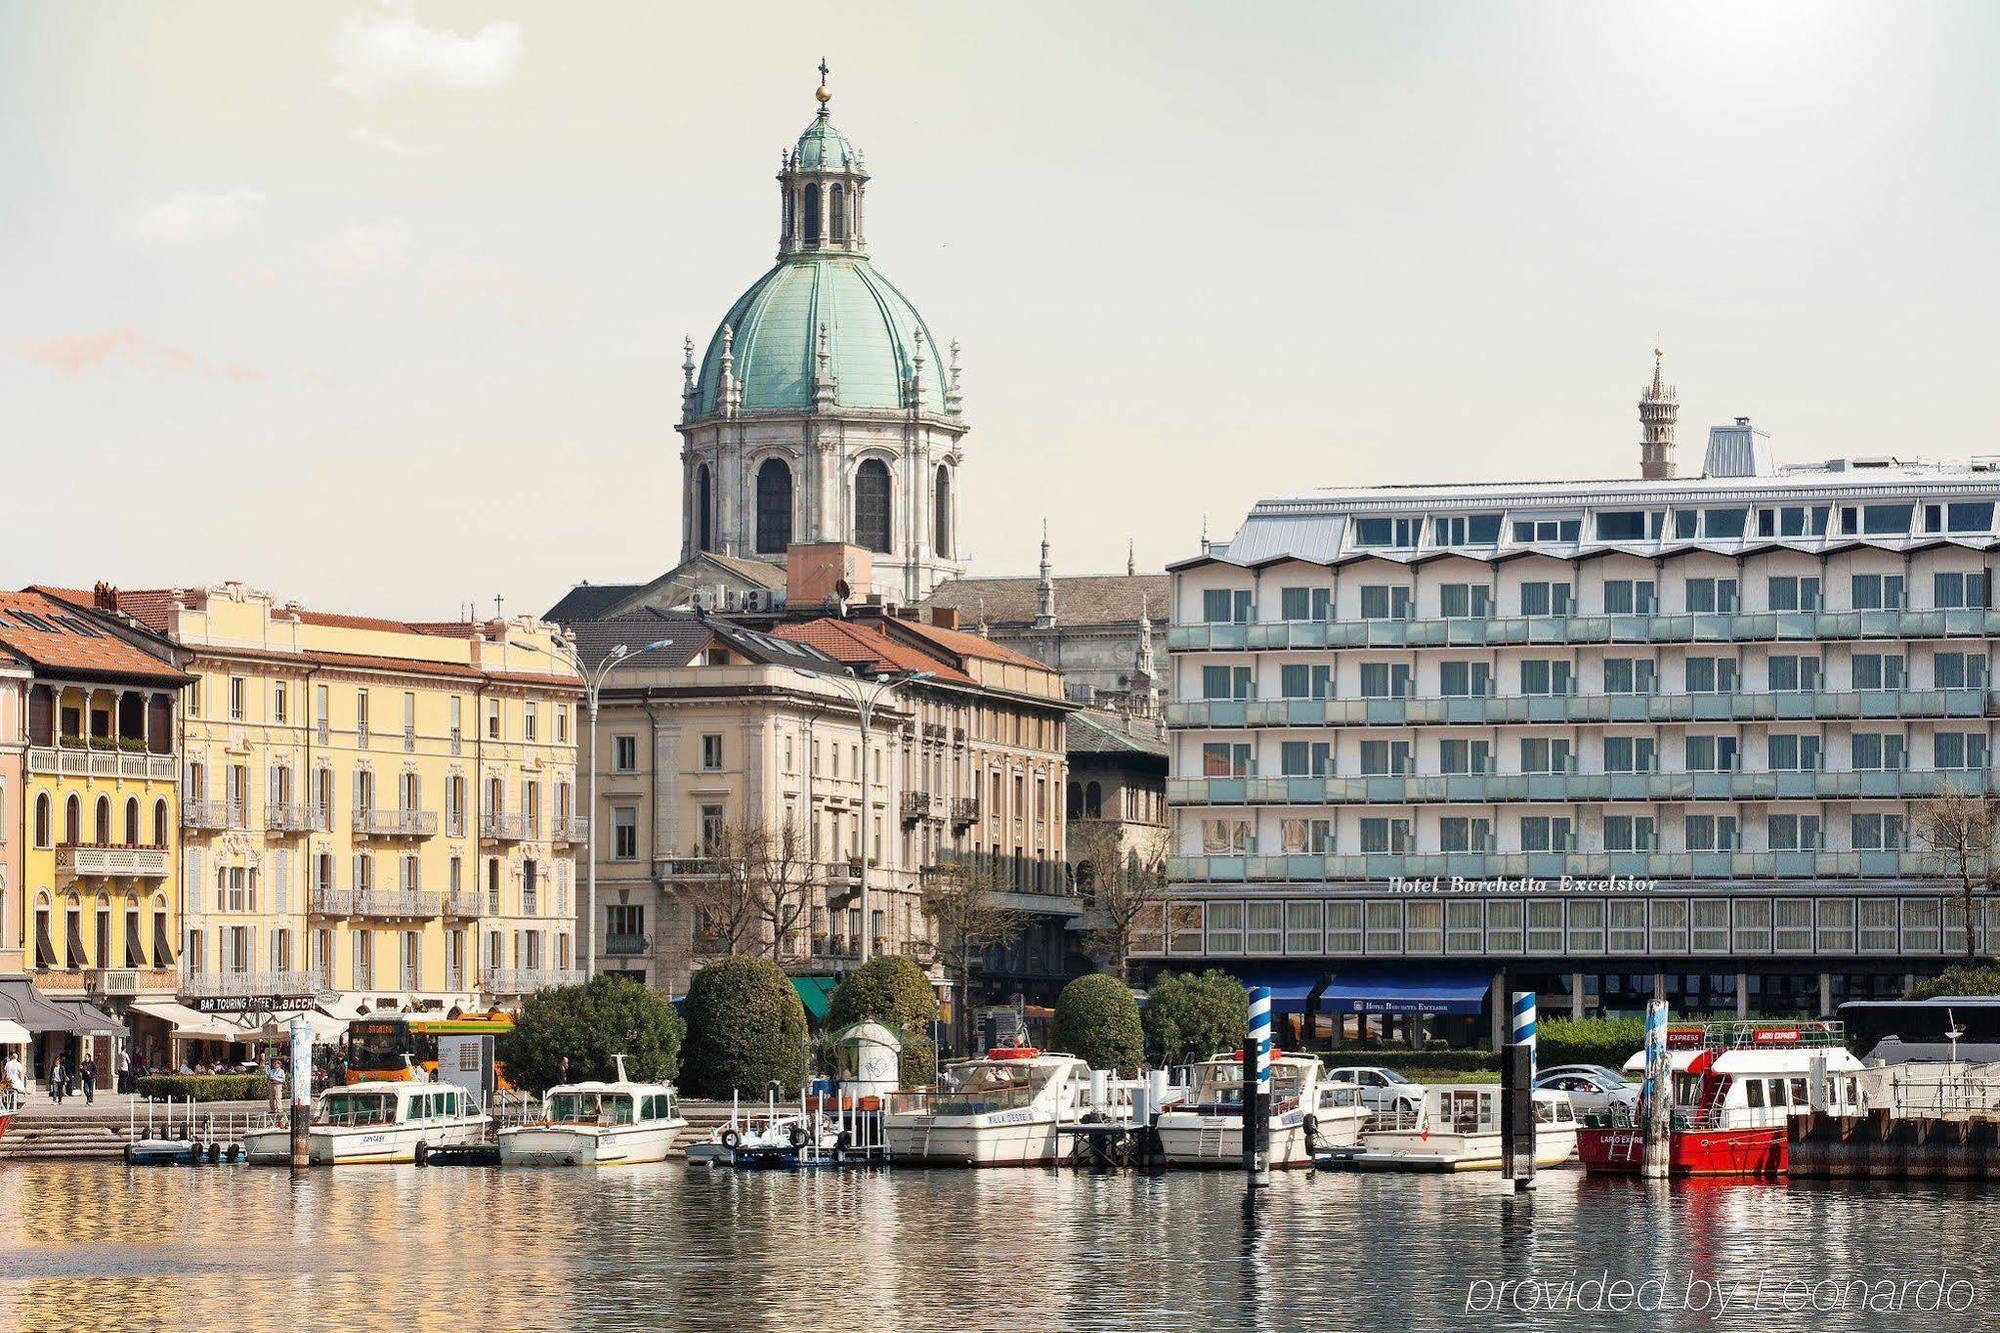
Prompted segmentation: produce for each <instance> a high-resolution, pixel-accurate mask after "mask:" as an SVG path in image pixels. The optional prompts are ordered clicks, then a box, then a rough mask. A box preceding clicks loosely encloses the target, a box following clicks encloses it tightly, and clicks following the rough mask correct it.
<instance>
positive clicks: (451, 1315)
mask: <svg viewBox="0 0 2000 1333" xmlns="http://www.w3.org/2000/svg"><path fill="white" fill-rule="evenodd" d="M1243 1199H1244V1189H1243V1184H1242V1180H1241V1178H1240V1177H1239V1176H1237V1175H1236V1174H1234V1173H1214V1174H1196V1173H1176V1174H1173V1175H1168V1176H1158V1177H1145V1176H1135V1175H1102V1176H1096V1175H1089V1174H1084V1173H1079V1172H1072V1171H1061V1172H1058V1171H1050V1170H1016V1171H983V1172H974V1171H963V1170H930V1171H925V1170H916V1169H907V1168H906V1169H903V1170H899V1171H877V1172H865V1173H846V1174H842V1173H835V1172H822V1173H818V1174H807V1175H794V1174H786V1173H747V1174H741V1175H739V1174H736V1173H733V1172H729V1171H713V1172H711V1171H707V1170H703V1169H700V1168H695V1169H689V1168H686V1167H683V1166H682V1165H680V1164H678V1163H669V1164H666V1165H661V1166H651V1167H633V1168H626V1169H614V1170H605V1171H599V1172H596V1173H591V1172H585V1171H562V1170H555V1171H524V1170H515V1171H499V1170H494V1169H490V1168H451V1167H447V1168H438V1169H434V1170H421V1171H420V1170H418V1169H416V1168H415V1167H407V1166H406V1167H353V1168H343V1169H341V1170H340V1171H339V1172H337V1173H334V1172H328V1171H316V1172H314V1173H312V1174H311V1175H309V1176H306V1177H303V1178H301V1179H300V1180H298V1181H294V1180H293V1179H292V1177H291V1175H290V1174H289V1173H288V1172H286V1171H282V1170H266V1169H262V1168H249V1167H205V1168H202V1169H199V1170H196V1169H190V1168H186V1167H182V1168H151V1169H145V1170H136V1171H135V1170H128V1169H127V1168H125V1167H123V1166H120V1165H115V1164H109V1163H103V1164H100V1163H60V1162H30V1163H19V1164H15V1165H11V1166H6V1167H0V1327H22V1328H30V1329H42V1328H119V1329H127V1328H129V1329H181V1328H200V1329H204V1330H209V1331H210V1333H225V1331H226V1333H240V1331H241V1330H252V1329H267V1328H280V1327H283V1328H287V1329H300V1328H315V1329H317V1328H325V1327H331V1326H338V1327H345V1328H356V1329H359V1328H392V1327H396V1328H446V1327H452V1328H466V1329H480V1330H490V1329H515V1328H566V1327H575V1326H579V1325H592V1326H599V1327H619V1328H658V1327H699V1328H722V1327H761V1328H775V1327H808V1326H810V1327H813V1328H817V1329H824V1330H832V1333H845V1330H846V1329H849V1328H853V1327H858V1326H866V1327H870V1328H875V1329H886V1330H900V1329H966V1328H1064V1329H1100V1328H1102V1329H1110V1328H1119V1329H1131V1328H1164V1327H1170V1326H1171V1327H1175V1328H1178V1329H1185V1330H1208V1329H1220V1328H1273V1329H1291V1328H1315V1329H1345V1328H1368V1329H1382V1328H1398V1329H1400V1328H1412V1327H1414V1328H1438V1327H1446V1326H1455V1325H1459V1324H1462V1323H1464V1322H1465V1321H1466V1320H1467V1318H1468V1315H1467V1311H1466V1306H1467V1302H1468V1284H1471V1283H1493V1284H1497V1283H1498V1282H1500V1281H1501V1280H1504V1279H1507V1278H1520V1277H1530V1278H1533V1279H1535V1280H1537V1281H1540V1282H1551V1281H1553V1282H1561V1281H1563V1280H1565V1279H1572V1278H1579V1277H1581V1278H1590V1277H1596V1276H1598V1275H1599V1274H1600V1273H1603V1272H1606V1271H1607V1270H1608V1273H1609V1276H1610V1278H1611V1279H1612V1280H1613V1281H1616V1280H1618V1279H1621V1278H1622V1279H1625V1280H1627V1281H1630V1282H1632V1283H1634V1284H1637V1283H1640V1282H1643V1281H1644V1280H1646V1279H1647V1278H1650V1277H1655V1276H1658V1277H1661V1278H1663V1279H1664V1285H1663V1287H1662V1288H1661V1289H1660V1290H1661V1291H1662V1292H1664V1293H1667V1294H1670V1296H1671V1300H1672V1302H1675V1303H1681V1302H1685V1301H1686V1299H1687V1284H1688V1281H1689V1280H1690V1279H1691V1278H1692V1279H1694V1280H1696V1281H1697V1282H1708V1281H1712V1280H1716V1279H1721V1280H1724V1281H1745V1282H1746V1285H1745V1286H1744V1287H1742V1288H1739V1289H1738V1298H1739V1299H1741V1300H1743V1301H1745V1302H1748V1301H1749V1300H1750V1299H1751V1297H1752V1294H1753V1293H1752V1288H1751V1285H1749V1284H1754V1283H1755V1282H1756V1280H1757V1278H1758V1277H1759V1276H1760V1275H1762V1276H1764V1277H1765V1278H1766V1279H1767V1286H1766V1293H1767V1294H1766V1296H1765V1297H1764V1307H1763V1309H1762V1310H1761V1311H1758V1312H1754V1313H1753V1312H1751V1311H1749V1310H1747V1309H1745V1310H1742V1311H1741V1312H1740V1313H1736V1314H1732V1315H1729V1316H1726V1317H1725V1318H1724V1319H1722V1320H1721V1321H1719V1322H1720V1324H1721V1326H1725V1327H1739V1328H1740V1327H1757V1328H1762V1327H1775V1328H1801V1329H1804V1328H1815V1329H1818V1328H1824V1327H1828V1326H1832V1327H1842V1328H1846V1327H1881V1328H1908V1327H1911V1326H1913V1325H1915V1324H1917V1323H1918V1322H1919V1321H1922V1323H1923V1324H1924V1325H1925V1326H1927V1327H1947V1328H1950V1327H1971V1326H1972V1325H1973V1323H1974V1321H1975V1318H1976V1317H1978V1316H1980V1315H1982V1314H1984V1315H1986V1316H1987V1320H1988V1322H1989V1323H1990V1322H1991V1312H1993V1311H1995V1310H2000V1252H1995V1250H1994V1249H1993V1247H1991V1245H1990V1239H1991V1238H1992V1237H1993V1236H1994V1235H1996V1234H2000V1192H1996V1193H1994V1194H1991V1195H1989V1194H1988V1193H1987V1192H1986V1191H1985V1190H1984V1189H1983V1188H1982V1187H1979V1186H1976V1185H1974V1186H1920V1185H1895V1184H1887V1183H1877V1184H1843V1183H1838V1182H1815V1183H1800V1184H1795V1185H1757V1184H1737V1183H1715V1184H1693V1185H1681V1184H1676V1185H1675V1186H1673V1187H1672V1188H1671V1189H1665V1188H1661V1187H1657V1186H1656V1187H1652V1188H1648V1187H1647V1186H1646V1185H1643V1184H1641V1183H1639V1182H1637V1181H1630V1180H1615V1179H1602V1178H1588V1177H1585V1176H1584V1175H1583V1174H1582V1173H1581V1172H1577V1171H1574V1170H1565V1171H1556V1172H1545V1173H1544V1174H1543V1175H1542V1177H1541V1180H1540V1187H1539V1188H1538V1189H1537V1190H1536V1191H1535V1193H1534V1194H1533V1195H1531V1196H1527V1197H1517V1196H1514V1195H1512V1194H1510V1193H1507V1192H1506V1189H1505V1187H1504V1186H1503V1184H1502V1182H1500V1181H1498V1180H1497V1179H1493V1178H1491V1177H1484V1176H1479V1177H1433V1176H1425V1177H1418V1176H1373V1175H1369V1176H1359V1175H1318V1176H1315V1175H1314V1174H1313V1173H1311V1172H1304V1173H1297V1172H1294V1173H1289V1174H1284V1175H1281V1176H1280V1177H1279V1178H1278V1179H1277V1180H1276V1181H1275V1182H1274V1184H1273V1187H1272V1188H1271V1190H1270V1191H1269V1193H1268V1197H1267V1198H1266V1199H1265V1201H1264V1202H1263V1203H1262V1205H1261V1206H1260V1207H1259V1208H1257V1209H1256V1210H1255V1211H1254V1212H1253V1213H1252V1214H1250V1215H1249V1216H1248V1217H1246V1213H1245V1209H1244V1207H1243ZM1941 1268H1942V1269H1944V1270H1946V1271H1947V1272H1948V1273H1949V1276H1950V1278H1951V1279H1952V1280H1954V1281H1956V1280H1958V1279H1964V1280H1965V1281H1967V1282H1968V1283H1970V1284H1971V1285H1970V1286H1969V1287H1962V1288H1954V1289H1952V1291H1951V1292H1950V1293H1948V1294H1946V1293H1941V1294H1944V1295H1946V1297H1947V1298H1948V1299H1949V1300H1950V1301H1952V1302H1954V1303H1963V1302H1965V1301H1967V1300H1971V1301H1974V1302H1976V1304H1975V1305H1974V1307H1973V1308H1972V1309H1971V1310H1969V1311H1966V1312H1964V1313H1960V1314H1955V1315H1954V1314H1950V1313H1946V1314H1944V1315H1943V1316H1942V1317H1940V1316H1938V1315H1933V1314H1923V1313H1916V1312H1915V1310H1916V1304H1917V1303H1920V1302H1921V1301H1922V1300H1923V1299H1925V1292H1924V1291H1923V1290H1922V1289H1904V1293H1905V1294H1904V1295H1903V1297H1902V1306H1901V1309H1900V1310H1895V1311H1890V1310H1884V1311H1878V1312H1876V1313H1873V1314H1870V1313H1868V1312H1867V1311H1865V1310H1857V1309H1855V1308H1854V1304H1853V1302H1854V1301H1856V1300H1857V1299H1858V1298H1857V1297H1856V1296H1855V1295H1854V1294H1853V1290H1852V1289H1849V1291H1848V1293H1847V1294H1846V1296H1845V1299H1846V1300H1847V1302H1848V1304H1847V1305H1846V1306H1844V1307H1843V1308H1842V1309H1841V1310H1840V1311H1839V1312H1837V1313H1832V1314H1829V1313H1820V1312H1813V1311H1810V1310H1807V1311H1795V1312H1790V1313H1788V1312H1786V1311H1785V1310H1784V1309H1782V1308H1780V1307H1781V1303H1782V1300H1783V1284H1784V1283H1786V1282H1788V1281H1793V1280H1799V1281H1803V1282H1806V1283H1818V1282H1824V1281H1828V1280H1834V1281H1839V1282H1848V1281H1851V1280H1870V1281H1877V1282H1880V1281H1883V1280H1888V1281H1891V1282H1896V1283H1900V1282H1904V1281H1914V1280H1916V1279H1919V1278H1924V1277H1935V1276H1936V1275H1937V1274H1938V1273H1939V1270H1940V1269H1941ZM1515 1290H1518V1289H1513V1290H1510V1292H1509V1294H1508V1296H1507V1297H1506V1298H1504V1299H1505V1301H1507V1302H1512V1301H1514V1300H1515V1299H1516V1298H1515V1295H1514V1291H1515ZM1697 1290H1698V1292H1701V1293H1703V1294H1704V1300H1705V1303H1708V1304H1709V1311H1710V1312H1696V1313H1691V1314H1690V1313H1669V1314H1650V1315H1644V1316H1641V1315H1637V1314H1634V1315H1629V1316H1626V1317H1624V1318H1617V1317H1615V1316H1614V1315H1612V1314H1610V1313H1608V1312H1603V1311H1602V1310H1601V1311H1600V1312H1591V1311H1589V1310H1588V1309H1586V1310H1585V1311H1583V1312H1577V1311H1574V1310H1572V1311H1570V1312H1567V1313H1564V1314H1552V1313H1547V1312H1541V1313H1534V1314H1517V1313H1513V1312H1512V1311H1511V1310H1507V1309H1504V1308H1503V1311H1502V1313H1501V1314H1500V1315H1497V1316H1496V1315H1495V1314H1493V1313H1491V1312H1489V1311H1487V1310H1484V1309H1481V1308H1480V1307H1482V1306H1485V1305H1488V1304H1490V1303H1491V1302H1492V1301H1493V1300H1494V1299H1495V1298H1496V1297H1497V1295H1498V1289H1497V1286H1494V1287H1487V1286H1476V1287H1472V1288H1471V1299H1472V1302H1473V1304H1474V1306H1475V1309H1474V1311H1473V1313H1472V1316H1471V1317H1473V1318H1475V1319H1476V1320H1477V1322H1478V1323H1480V1324H1483V1325H1486V1326H1489V1327H1491V1326H1499V1327H1510V1328H1558V1327H1563V1328H1578V1327H1602V1326H1610V1325H1629V1326H1634V1327H1653V1328H1677V1327H1689V1326H1696V1327H1698V1326H1704V1325H1706V1324H1708V1323H1710V1322H1714V1321H1713V1315H1712V1313H1711V1312H1712V1310H1713V1304H1712V1295H1708V1294H1707V1289H1706V1288H1698V1289H1697ZM1875 1291H1876V1295H1877V1298H1878V1299H1879V1298H1880V1291H1881V1289H1880V1288H1877V1289H1875ZM1583 1294H1584V1296H1585V1297H1586V1298H1587V1297H1588V1289H1586V1291H1585V1292H1584V1293H1583ZM1635 1299H1636V1297H1635ZM1820 1299H1822V1300H1826V1299H1831V1297H1830V1295H1829V1289H1826V1288H1822V1289H1821V1294H1820ZM1609 1308H1610V1307H1603V1310H1608V1309H1609Z"/></svg>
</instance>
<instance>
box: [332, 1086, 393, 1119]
mask: <svg viewBox="0 0 2000 1333" xmlns="http://www.w3.org/2000/svg"><path fill="white" fill-rule="evenodd" d="M319 1121H320V1123H321V1124H323V1125H393V1124H395V1123H396V1094H395V1093H393V1092H329V1093H328V1094H326V1096H324V1097H322V1098H320V1103H319Z"/></svg>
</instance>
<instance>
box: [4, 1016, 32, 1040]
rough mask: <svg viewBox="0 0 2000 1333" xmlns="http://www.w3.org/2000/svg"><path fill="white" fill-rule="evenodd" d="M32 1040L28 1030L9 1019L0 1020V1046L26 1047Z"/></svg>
mask: <svg viewBox="0 0 2000 1333" xmlns="http://www.w3.org/2000/svg"><path fill="white" fill-rule="evenodd" d="M32 1040H34V1039H33V1038H32V1037H30V1036H29V1035H28V1029H26V1028H24V1027H22V1026H21V1025H20V1024H19V1023H16V1022H15V1021H14V1020H13V1019H11V1018H0V1046H26V1045H27V1044H28V1043H29V1042H30V1041H32Z"/></svg>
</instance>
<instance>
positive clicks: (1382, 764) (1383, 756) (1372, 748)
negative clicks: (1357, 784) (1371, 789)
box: [1361, 740, 1416, 778]
mask: <svg viewBox="0 0 2000 1333" xmlns="http://www.w3.org/2000/svg"><path fill="white" fill-rule="evenodd" d="M1415 769H1416V764H1415V762H1414V761H1413V760H1412V758H1411V755H1410V743H1409V742H1408V741H1381V740H1374V741H1363V742H1361V776H1363V777H1369V778H1382V777H1401V776H1404V775H1406V774H1408V773H1411V772H1414V771H1415Z"/></svg>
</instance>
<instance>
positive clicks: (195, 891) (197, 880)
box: [181, 847, 202, 911]
mask: <svg viewBox="0 0 2000 1333" xmlns="http://www.w3.org/2000/svg"><path fill="white" fill-rule="evenodd" d="M182 857H183V861H182V864H183V866H184V867H185V873H184V876H183V878H182V880H181V901H182V902H185V903H193V904H197V905H198V904H199V903H200V902H201V890H202V878H201V848H199V847H187V848H183V849H182ZM196 910H197V911H199V910H200V908H199V906H197V907H196Z"/></svg>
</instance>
